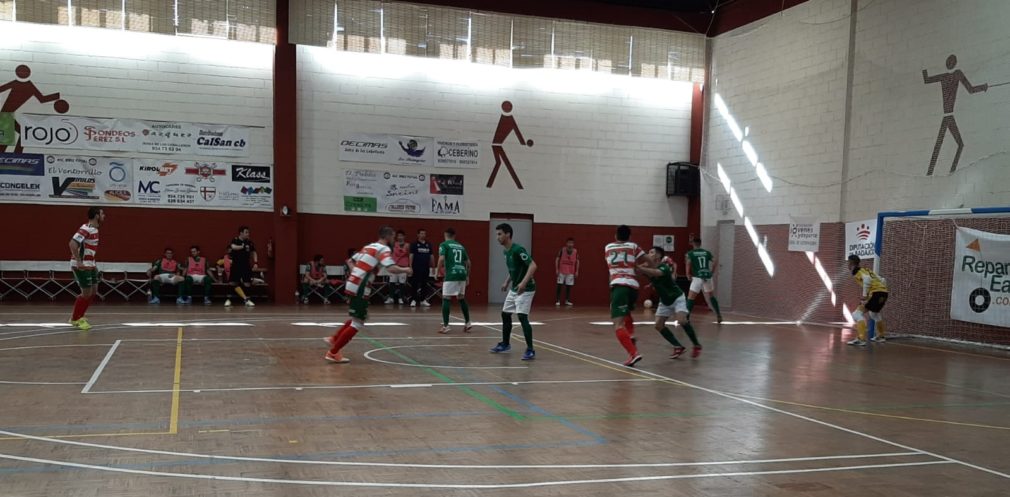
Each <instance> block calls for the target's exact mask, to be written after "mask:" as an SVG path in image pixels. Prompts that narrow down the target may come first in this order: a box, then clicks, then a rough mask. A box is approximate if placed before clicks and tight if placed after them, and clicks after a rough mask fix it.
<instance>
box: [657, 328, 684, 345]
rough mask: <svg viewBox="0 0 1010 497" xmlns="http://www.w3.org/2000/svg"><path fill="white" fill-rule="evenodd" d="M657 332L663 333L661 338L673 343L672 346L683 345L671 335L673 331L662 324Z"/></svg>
mask: <svg viewBox="0 0 1010 497" xmlns="http://www.w3.org/2000/svg"><path fill="white" fill-rule="evenodd" d="M659 334H660V335H663V338H665V339H666V341H667V342H670V343H671V344H673V346H674V347H683V345H682V344H681V343H680V342H678V341H677V337H675V336H673V332H672V331H670V328H667V327H666V326H664V327H663V329H661V330H659Z"/></svg>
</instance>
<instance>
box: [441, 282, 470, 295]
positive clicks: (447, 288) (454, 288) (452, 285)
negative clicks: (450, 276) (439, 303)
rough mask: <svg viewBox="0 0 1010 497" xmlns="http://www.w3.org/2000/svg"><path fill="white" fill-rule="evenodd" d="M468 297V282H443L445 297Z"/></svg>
mask: <svg viewBox="0 0 1010 497" xmlns="http://www.w3.org/2000/svg"><path fill="white" fill-rule="evenodd" d="M464 295H466V281H443V282H442V296H443V297H462V296H464Z"/></svg>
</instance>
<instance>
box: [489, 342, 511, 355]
mask: <svg viewBox="0 0 1010 497" xmlns="http://www.w3.org/2000/svg"><path fill="white" fill-rule="evenodd" d="M510 350H512V346H511V345H509V344H507V343H504V342H501V343H499V344H498V345H495V346H494V347H491V353H492V354H497V353H500V352H508V351H510Z"/></svg>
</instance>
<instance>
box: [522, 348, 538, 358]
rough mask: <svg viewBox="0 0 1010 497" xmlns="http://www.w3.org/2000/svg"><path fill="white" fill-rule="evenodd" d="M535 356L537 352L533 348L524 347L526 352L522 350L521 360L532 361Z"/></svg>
mask: <svg viewBox="0 0 1010 497" xmlns="http://www.w3.org/2000/svg"><path fill="white" fill-rule="evenodd" d="M536 358H537V353H536V351H535V350H533V349H526V352H523V360H524V361H532V360H533V359H536Z"/></svg>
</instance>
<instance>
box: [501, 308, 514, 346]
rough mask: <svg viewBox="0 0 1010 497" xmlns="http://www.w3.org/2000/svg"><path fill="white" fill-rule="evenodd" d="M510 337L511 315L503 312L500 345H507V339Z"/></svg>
mask: <svg viewBox="0 0 1010 497" xmlns="http://www.w3.org/2000/svg"><path fill="white" fill-rule="evenodd" d="M511 337H512V315H511V314H509V313H507V312H503V313H501V343H504V344H505V345H508V344H509V338H511Z"/></svg>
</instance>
